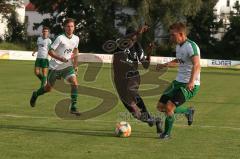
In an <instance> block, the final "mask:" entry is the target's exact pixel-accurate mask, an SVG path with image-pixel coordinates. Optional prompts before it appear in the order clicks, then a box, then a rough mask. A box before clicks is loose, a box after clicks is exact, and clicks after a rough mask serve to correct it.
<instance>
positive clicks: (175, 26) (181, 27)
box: [169, 22, 187, 34]
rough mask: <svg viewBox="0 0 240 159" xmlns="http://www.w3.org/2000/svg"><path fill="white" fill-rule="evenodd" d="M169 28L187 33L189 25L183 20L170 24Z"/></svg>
mask: <svg viewBox="0 0 240 159" xmlns="http://www.w3.org/2000/svg"><path fill="white" fill-rule="evenodd" d="M169 29H170V30H176V31H177V32H181V33H185V34H187V26H186V25H185V24H184V23H182V22H176V23H173V24H172V25H170V27H169Z"/></svg>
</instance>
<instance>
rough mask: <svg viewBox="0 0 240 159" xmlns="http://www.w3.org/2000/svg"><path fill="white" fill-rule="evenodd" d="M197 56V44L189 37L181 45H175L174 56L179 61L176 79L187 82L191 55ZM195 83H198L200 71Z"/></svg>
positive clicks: (190, 71) (191, 65)
mask: <svg viewBox="0 0 240 159" xmlns="http://www.w3.org/2000/svg"><path fill="white" fill-rule="evenodd" d="M193 56H198V57H199V59H200V49H199V47H198V46H197V44H196V43H195V42H193V41H191V40H189V39H187V40H186V42H185V43H184V44H182V45H177V47H176V58H177V59H178V61H179V68H178V74H177V78H176V81H178V82H182V83H189V80H190V78H191V75H192V67H193V63H192V57H193ZM194 84H195V85H200V73H199V74H198V75H197V78H196V79H195V81H194Z"/></svg>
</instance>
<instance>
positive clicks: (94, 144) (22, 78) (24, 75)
mask: <svg viewBox="0 0 240 159" xmlns="http://www.w3.org/2000/svg"><path fill="white" fill-rule="evenodd" d="M33 64H34V63H33V62H30V61H4V60H1V61H0V158H1V159H14V158H17V159H40V158H41V159H67V158H68V159H75V158H78V159H81V158H84V159H88V158H89V159H90V158H92V159H95V158H98V159H106V158H116V159H118V158H119V159H122V158H129V159H140V158H147V159H161V158H163V159H205V158H208V159H239V158H240V93H239V90H240V75H239V73H240V71H239V70H233V69H229V70H227V69H209V68H208V69H206V68H203V69H202V74H201V81H202V85H201V89H200V92H199V94H198V95H197V96H196V97H194V98H193V99H192V100H191V101H190V102H188V103H187V104H188V105H194V106H195V108H196V114H195V121H194V123H193V126H191V127H189V126H187V122H186V120H185V119H184V118H181V119H179V120H177V121H176V122H175V124H174V128H173V132H172V139H170V140H165V141H162V140H160V139H158V138H157V136H156V133H155V128H154V127H153V128H149V127H148V126H147V125H146V124H143V123H140V122H137V121H136V120H133V119H129V123H130V124H131V126H132V135H131V136H130V137H129V138H118V137H115V136H114V127H115V124H116V122H117V121H119V120H120V118H119V113H120V112H125V111H126V110H125V109H124V107H123V106H122V104H121V102H119V101H118V105H117V106H116V107H115V108H114V109H112V110H111V111H109V112H107V113H105V114H103V115H101V116H98V117H96V118H93V119H89V120H86V121H80V120H63V119H60V118H58V117H57V116H56V114H55V111H54V107H55V106H54V105H55V104H56V103H57V101H59V100H61V99H63V98H66V97H68V96H69V95H68V94H63V93H59V92H57V91H53V92H51V93H50V94H48V95H45V96H42V97H40V98H39V100H38V102H37V106H36V107H35V108H31V107H30V106H29V98H30V96H31V93H32V91H33V90H34V89H35V88H37V87H38V86H39V85H40V82H39V81H38V79H37V78H36V77H35V76H34V75H33ZM84 69H85V66H84V65H82V66H80V69H79V83H80V84H81V85H86V86H90V87H97V88H100V89H104V90H107V91H110V92H112V93H114V94H116V92H115V90H114V88H113V85H112V82H111V70H110V67H109V66H108V65H107V66H104V67H103V68H102V69H101V70H100V74H99V76H98V77H97V79H96V81H95V82H92V83H89V82H85V81H83V80H82V73H83V72H84ZM176 73H177V72H176V69H169V71H168V72H167V73H166V74H165V75H164V76H163V77H162V78H164V79H166V80H172V79H174V77H175V76H176ZM143 87H144V86H143ZM160 95H161V94H159V95H155V96H151V97H144V100H145V103H146V105H147V106H148V108H149V109H150V111H151V112H156V108H155V107H156V103H157V101H158V99H159V97H160ZM98 103H101V99H99V98H94V97H89V96H86V95H79V101H78V106H79V109H80V110H82V111H86V110H89V109H92V108H94V106H96V104H98Z"/></svg>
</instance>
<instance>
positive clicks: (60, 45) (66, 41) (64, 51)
mask: <svg viewBox="0 0 240 159" xmlns="http://www.w3.org/2000/svg"><path fill="white" fill-rule="evenodd" d="M78 44H79V37H78V36H76V35H72V37H71V38H68V37H67V36H66V35H65V34H62V35H59V36H58V37H57V38H56V39H55V41H54V42H53V43H52V44H51V46H50V49H52V50H54V52H55V53H56V54H58V56H61V57H64V58H66V59H69V61H68V62H66V63H64V62H61V61H59V60H57V59H54V58H51V60H50V61H49V69H52V70H62V69H64V68H67V67H69V66H72V65H73V64H72V60H70V59H71V57H72V55H73V50H74V49H75V48H78Z"/></svg>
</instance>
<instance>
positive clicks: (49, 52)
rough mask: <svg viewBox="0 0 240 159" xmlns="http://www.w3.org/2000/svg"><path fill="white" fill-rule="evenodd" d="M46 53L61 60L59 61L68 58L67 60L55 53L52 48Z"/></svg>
mask: <svg viewBox="0 0 240 159" xmlns="http://www.w3.org/2000/svg"><path fill="white" fill-rule="evenodd" d="M48 55H50V56H51V57H52V58H54V59H57V60H59V61H61V62H68V60H67V59H66V58H64V57H61V56H59V55H57V54H56V53H55V52H54V50H53V49H50V50H49V51H48Z"/></svg>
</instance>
